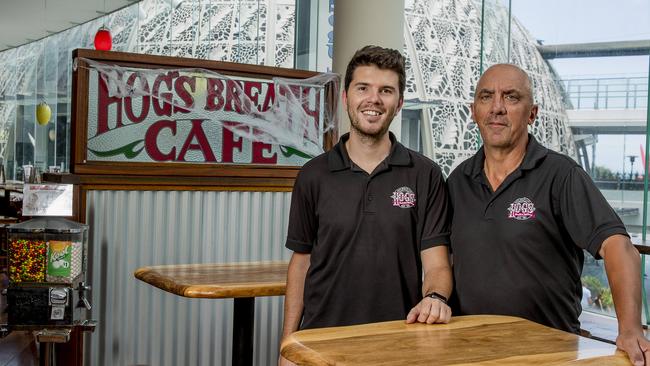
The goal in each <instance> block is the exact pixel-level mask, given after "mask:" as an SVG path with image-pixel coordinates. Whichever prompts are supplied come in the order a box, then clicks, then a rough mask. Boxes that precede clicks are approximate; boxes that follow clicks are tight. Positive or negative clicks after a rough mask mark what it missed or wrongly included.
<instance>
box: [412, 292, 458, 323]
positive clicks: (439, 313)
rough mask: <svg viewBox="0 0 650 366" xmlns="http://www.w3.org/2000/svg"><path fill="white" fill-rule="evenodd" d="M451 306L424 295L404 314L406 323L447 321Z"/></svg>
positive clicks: (449, 317)
mask: <svg viewBox="0 0 650 366" xmlns="http://www.w3.org/2000/svg"><path fill="white" fill-rule="evenodd" d="M449 319H451V308H450V307H449V306H447V304H445V303H444V302H442V301H441V300H439V299H432V298H430V297H425V298H424V299H422V300H421V301H420V302H419V303H418V304H417V305H415V306H414V307H413V309H411V311H409V313H408V315H406V323H408V324H410V323H415V322H418V323H427V324H433V323H449Z"/></svg>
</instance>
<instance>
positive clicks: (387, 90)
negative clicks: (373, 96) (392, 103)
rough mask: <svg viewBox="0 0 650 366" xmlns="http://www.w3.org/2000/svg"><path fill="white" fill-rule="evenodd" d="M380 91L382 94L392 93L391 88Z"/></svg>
mask: <svg viewBox="0 0 650 366" xmlns="http://www.w3.org/2000/svg"><path fill="white" fill-rule="evenodd" d="M381 93H382V94H393V89H382V90H381Z"/></svg>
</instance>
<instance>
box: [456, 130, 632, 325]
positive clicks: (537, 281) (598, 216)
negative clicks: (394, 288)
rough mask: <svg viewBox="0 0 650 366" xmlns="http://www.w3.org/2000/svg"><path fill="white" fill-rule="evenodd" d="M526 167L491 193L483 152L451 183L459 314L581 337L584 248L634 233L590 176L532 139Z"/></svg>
mask: <svg viewBox="0 0 650 366" xmlns="http://www.w3.org/2000/svg"><path fill="white" fill-rule="evenodd" d="M528 138H529V142H528V146H527V149H526V155H525V157H524V160H523V162H522V163H521V165H520V166H519V168H518V169H517V170H515V171H514V172H512V173H511V174H510V175H509V176H508V177H507V178H506V179H505V181H504V182H503V183H502V184H501V186H499V188H498V189H497V191H496V192H492V189H491V188H490V185H489V183H488V181H487V178H486V177H485V174H484V172H483V163H484V160H485V155H484V151H483V148H481V149H480V150H479V151H478V153H477V154H476V155H475V156H473V157H472V158H470V159H468V160H467V161H465V162H463V163H462V164H461V165H460V166H459V167H458V168H456V169H455V170H454V172H452V174H451V175H450V176H449V180H448V181H447V183H448V186H449V191H450V197H451V202H452V207H453V219H452V235H451V249H452V253H453V263H454V276H455V292H456V295H457V296H458V302H459V306H460V309H459V310H460V314H503V315H515V316H521V317H524V318H526V319H530V320H533V321H535V322H538V323H541V324H545V325H548V326H551V327H554V328H558V329H562V330H566V331H571V332H577V331H578V329H579V326H580V323H579V322H578V316H579V315H580V312H581V311H582V309H581V307H580V299H581V297H582V286H581V283H580V273H581V271H582V265H583V261H584V255H583V249H585V250H587V251H588V252H589V253H591V254H592V255H593V256H594V257H596V258H599V256H598V251H599V250H600V247H601V245H602V243H603V241H604V240H605V239H607V238H608V237H609V236H611V235H614V234H623V235H627V232H626V230H625V227H624V226H623V223H622V222H621V220H620V219H619V217H618V216H617V215H616V213H615V212H614V210H613V209H612V208H611V207H610V205H609V204H608V203H607V201H606V200H605V198H604V197H603V195H602V194H601V193H600V191H599V190H598V189H597V188H596V186H595V185H594V184H593V181H592V180H591V178H590V177H589V176H588V175H587V174H586V173H585V171H584V170H583V169H582V168H581V167H580V166H579V165H578V164H576V163H575V162H574V161H573V160H571V159H570V158H568V157H566V156H564V155H561V154H558V153H556V152H554V151H551V150H548V149H546V148H545V147H543V146H541V145H540V144H539V143H538V142H537V141H536V140H535V138H534V137H533V136H532V135H529V136H528Z"/></svg>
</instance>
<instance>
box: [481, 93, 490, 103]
mask: <svg viewBox="0 0 650 366" xmlns="http://www.w3.org/2000/svg"><path fill="white" fill-rule="evenodd" d="M490 99H492V96H491V95H489V94H483V95H481V96H480V97H479V100H480V101H481V102H487V101H489V100H490Z"/></svg>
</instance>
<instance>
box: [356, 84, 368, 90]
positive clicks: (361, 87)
mask: <svg viewBox="0 0 650 366" xmlns="http://www.w3.org/2000/svg"><path fill="white" fill-rule="evenodd" d="M366 89H367V88H366V87H365V86H361V85H360V86H357V90H358V91H365V90H366Z"/></svg>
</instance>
